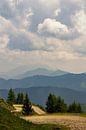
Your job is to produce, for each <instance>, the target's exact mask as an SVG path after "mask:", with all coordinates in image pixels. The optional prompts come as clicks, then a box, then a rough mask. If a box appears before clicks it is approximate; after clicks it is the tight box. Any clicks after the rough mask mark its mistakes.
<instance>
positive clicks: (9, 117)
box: [0, 102, 66, 130]
mask: <svg viewBox="0 0 86 130" xmlns="http://www.w3.org/2000/svg"><path fill="white" fill-rule="evenodd" d="M1 104H3V105H1ZM1 104H0V130H53V128H58V126H55V125H36V124H32V123H29V122H27V121H25V120H23V119H20V118H19V117H17V116H15V115H14V114H13V113H11V112H10V111H9V110H7V109H6V107H7V106H8V107H7V108H9V105H7V104H6V106H5V102H4V103H1ZM2 106H4V108H3V107H2ZM59 130H66V129H65V128H61V129H59Z"/></svg>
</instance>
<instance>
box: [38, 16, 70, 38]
mask: <svg viewBox="0 0 86 130" xmlns="http://www.w3.org/2000/svg"><path fill="white" fill-rule="evenodd" d="M38 32H39V33H46V32H47V33H50V34H54V35H55V36H57V35H66V34H68V33H69V30H68V27H67V26H66V25H64V24H62V23H60V22H59V21H56V19H50V18H47V19H45V20H44V21H43V23H40V24H39V25H38Z"/></svg>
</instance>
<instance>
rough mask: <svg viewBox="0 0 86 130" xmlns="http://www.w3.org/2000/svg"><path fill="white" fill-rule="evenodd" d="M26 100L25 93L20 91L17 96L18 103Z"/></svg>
mask: <svg viewBox="0 0 86 130" xmlns="http://www.w3.org/2000/svg"><path fill="white" fill-rule="evenodd" d="M23 102H24V95H23V93H18V94H17V98H16V103H17V104H23Z"/></svg>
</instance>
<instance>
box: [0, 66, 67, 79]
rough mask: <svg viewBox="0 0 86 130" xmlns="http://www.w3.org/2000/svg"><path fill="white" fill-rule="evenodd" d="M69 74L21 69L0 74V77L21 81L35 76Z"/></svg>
mask: <svg viewBox="0 0 86 130" xmlns="http://www.w3.org/2000/svg"><path fill="white" fill-rule="evenodd" d="M67 73H69V72H66V71H62V70H59V69H58V70H56V71H55V70H50V69H45V68H37V69H33V70H27V71H26V70H25V68H24V69H21V68H17V69H14V70H13V71H10V72H7V73H1V74H0V77H1V78H5V79H10V78H11V79H22V78H26V77H31V76H35V75H44V76H61V75H64V74H67Z"/></svg>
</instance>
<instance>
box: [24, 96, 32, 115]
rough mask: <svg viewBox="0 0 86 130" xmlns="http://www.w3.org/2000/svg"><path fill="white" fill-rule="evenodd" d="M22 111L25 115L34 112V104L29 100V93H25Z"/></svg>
mask: <svg viewBox="0 0 86 130" xmlns="http://www.w3.org/2000/svg"><path fill="white" fill-rule="evenodd" d="M22 113H23V114H24V115H29V114H31V113H32V104H31V102H30V100H29V97H28V94H26V95H25V99H24V103H23V110H22Z"/></svg>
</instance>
